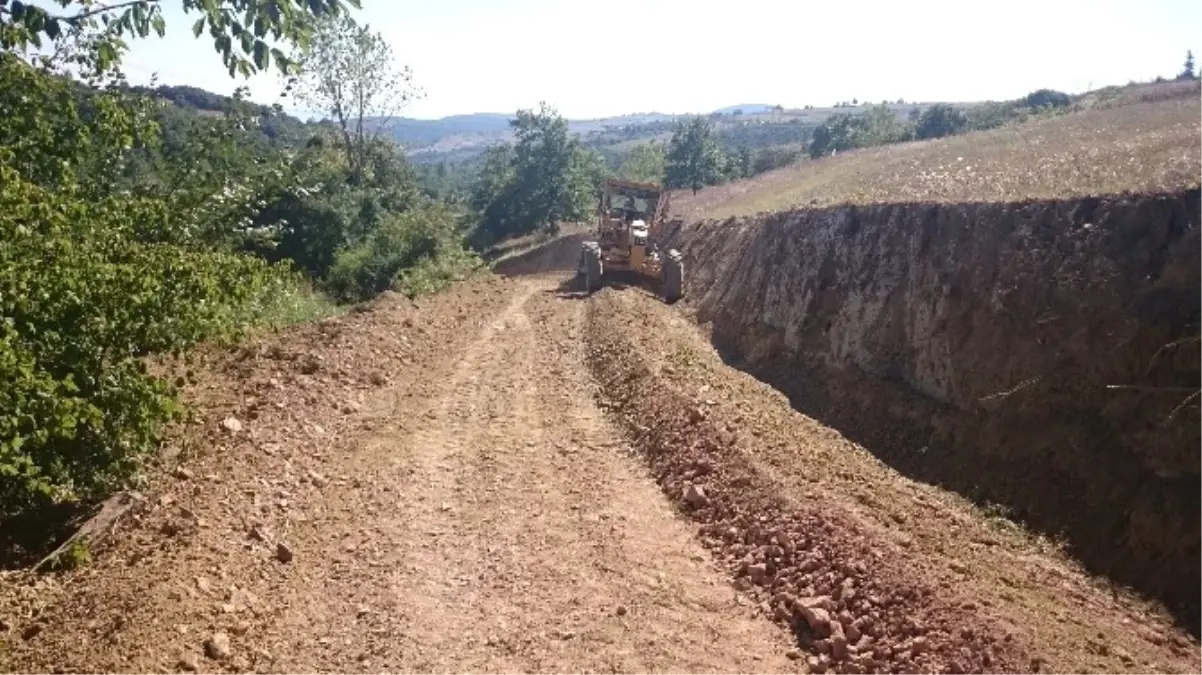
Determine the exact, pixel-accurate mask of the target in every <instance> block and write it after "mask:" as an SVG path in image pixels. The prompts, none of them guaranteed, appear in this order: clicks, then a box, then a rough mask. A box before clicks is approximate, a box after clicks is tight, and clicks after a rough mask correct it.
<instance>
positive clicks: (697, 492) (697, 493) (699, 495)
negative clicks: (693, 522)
mask: <svg viewBox="0 0 1202 675" xmlns="http://www.w3.org/2000/svg"><path fill="white" fill-rule="evenodd" d="M684 500H685V502H687V503H688V504H689V506H692V507H694V508H701V507H702V506H705V505H706V504H708V503H709V499H707V498H706V496H705V488H703V487H701V486H700V485H694V484H693V483H689V484H688V486H686V487H685V489H684Z"/></svg>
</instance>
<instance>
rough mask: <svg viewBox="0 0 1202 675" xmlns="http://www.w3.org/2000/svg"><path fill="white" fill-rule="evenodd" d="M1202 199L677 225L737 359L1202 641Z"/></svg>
mask: <svg viewBox="0 0 1202 675" xmlns="http://www.w3.org/2000/svg"><path fill="white" fill-rule="evenodd" d="M1198 214H1199V193H1198V191H1197V190H1191V191H1187V192H1182V193H1177V194H1169V195H1156V196H1129V197H1114V198H1104V199H1084V200H1074V201H1067V202H1063V201H1040V202H1028V203H1014V204H961V205H951V204H946V205H928V204H898V205H880V206H869V207H842V208H832V209H822V210H812V211H798V212H790V213H781V214H773V215H768V216H761V217H756V218H739V219H730V220H726V221H721V222H702V223H698V224H690V225H685V226H680V225H679V224H677V225H676V226H675V232H674V233H673V238H672V239H673V244H674V245H675V246H676V247H677V248H679V249H681V250H682V251H683V252H684V254H685V257H686V264H687V265H688V267H687V269H688V270H689V275H688V289H687V290H688V297H689V302H690V303H691V304H693V305H695V307H696V311H697V319H698V320H699V321H700V322H702V323H708V324H710V325H711V327H712V338H713V341H714V344H715V345H716V346H717V347H718V348H719V349H720V350H721V351H722V353H723V354H724V358H726V359H727V360H728V361H729V362H731V363H732V364H734V365H737V366H738V367H740V368H742V369H745V370H747V371H749V372H751V373H753V374H755V375H756V376H757V377H759V378H760V379H762V380H764V381H766V382H768V383H770V384H772V385H773V386H775V387H776V388H778V389H779V390H781V391H782V392H784V393H786V394H787V395H788V396H789V397H790V399H791V401H792V403H793V405H794V406H795V407H796V408H797V409H799V410H801V411H803V412H805V413H807V414H808V415H810V416H812V417H815V418H817V419H819V420H821V421H823V422H826V423H828V424H830V425H832V426H834V427H836V428H837V429H839V430H840V431H841V432H843V433H844V434H846V435H847V436H849V437H850V438H852V439H854V440H856V441H857V442H859V443H862V444H863V445H864V446H865V447H867V448H868V449H869V450H870V451H872V452H873V454H875V455H877V456H878V457H879V458H881V459H882V460H884V461H886V462H887V463H889V464H890V465H892V466H893V467H894V468H896V469H897V470H899V471H900V472H902V473H904V474H906V475H909V476H911V477H914V478H917V479H919V480H922V481H926V482H932V483H937V484H941V485H943V486H945V487H948V488H950V489H953V490H955V491H957V492H960V493H962V494H964V495H966V496H969V497H971V498H972V499H974V500H975V501H977V502H978V503H979V504H982V505H987V507H988V509H989V510H991V511H993V512H999V511H1000V512H1002V513H1006V514H1008V515H1010V516H1013V517H1015V518H1018V519H1021V520H1023V521H1025V522H1027V523H1028V524H1030V525H1032V526H1034V527H1035V528H1037V529H1038V530H1041V531H1044V532H1046V533H1050V534H1051V535H1052V536H1053V537H1063V538H1064V539H1065V540H1066V543H1067V544H1068V545H1069V546H1070V548H1071V550H1072V551H1073V553H1074V555H1076V556H1077V557H1079V558H1080V559H1081V560H1082V561H1083V562H1084V563H1085V564H1086V565H1088V566H1089V567H1090V568H1092V569H1093V570H1095V571H1097V572H1100V573H1103V574H1105V575H1107V576H1110V577H1111V578H1114V579H1116V580H1119V581H1121V582H1123V583H1126V584H1129V585H1131V586H1133V587H1135V588H1137V589H1139V590H1140V591H1143V592H1146V593H1149V594H1151V595H1154V596H1158V597H1160V598H1161V599H1163V600H1164V601H1165V602H1166V603H1167V604H1168V605H1169V606H1170V607H1171V608H1172V609H1173V610H1174V611H1175V612H1176V613H1177V614H1178V616H1179V617H1180V618H1182V619H1184V620H1185V621H1186V622H1187V623H1188V624H1189V625H1190V626H1191V627H1192V630H1193V631H1195V632H1197V624H1198V598H1199V591H1200V589H1199V577H1200V570H1199V527H1200V524H1199V494H1198V489H1197V487H1198V481H1199V455H1198V447H1199V441H1200V439H1199V413H1198V398H1197V392H1198V389H1199V342H1198V336H1199V304H1200V296H1199V276H1200V274H1199V258H1198V250H1199V222H1198V221H1199V216H1198Z"/></svg>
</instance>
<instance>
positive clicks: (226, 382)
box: [0, 276, 1199, 672]
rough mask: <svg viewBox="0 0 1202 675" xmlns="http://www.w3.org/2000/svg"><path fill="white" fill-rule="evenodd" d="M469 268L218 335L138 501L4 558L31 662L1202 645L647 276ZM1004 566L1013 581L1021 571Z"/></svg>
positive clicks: (944, 660) (1164, 656)
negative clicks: (875, 452)
mask: <svg viewBox="0 0 1202 675" xmlns="http://www.w3.org/2000/svg"><path fill="white" fill-rule="evenodd" d="M561 281H562V279H561V278H560V277H557V276H540V277H526V278H515V279H509V280H500V279H492V280H484V281H473V282H468V283H464V284H461V285H460V286H457V287H456V288H454V289H451V290H449V291H447V292H444V293H442V294H439V295H436V296H434V297H432V298H428V299H424V300H422V301H420V302H418V303H412V302H410V301H408V300H405V299H403V298H400V297H396V296H388V297H385V298H381V299H379V300H377V301H376V302H374V303H372V304H371V305H369V306H368V307H366V308H364V309H363V311H359V312H354V313H351V314H348V315H346V316H344V317H340V318H337V319H332V320H328V321H325V322H322V323H319V324H314V325H310V326H302V327H298V328H295V329H292V330H289V331H285V332H282V333H280V334H278V335H270V336H263V337H261V338H258V339H256V340H255V341H252V342H251V343H249V344H248V345H245V346H243V347H240V348H237V349H234V350H229V351H213V352H210V353H208V354H207V355H206V356H205V357H204V359H203V361H202V363H201V364H200V365H199V366H193V367H194V368H196V369H197V370H198V372H199V373H200V378H199V382H198V383H197V384H195V385H191V386H189V388H188V389H187V390H186V391H185V398H186V400H187V401H189V402H190V403H191V405H192V407H193V410H194V412H195V420H194V422H193V423H191V424H189V425H186V426H183V427H181V428H179V429H177V430H175V432H174V433H173V435H172V438H171V441H170V442H169V443H168V445H167V447H166V448H165V458H166V459H165V462H164V466H163V467H162V468H161V469H158V470H156V471H155V472H154V473H153V474H152V475H151V476H150V478H149V482H148V488H147V489H146V490H145V491H144V493H143V497H144V498H143V501H142V502H141V507H140V508H138V509H137V510H136V511H135V512H134V513H133V515H132V516H131V517H129V518H127V519H126V520H125V521H123V524H121V525H120V526H119V527H118V529H117V530H116V532H115V533H114V534H113V535H112V536H111V537H110V538H109V539H108V540H106V542H105V543H104V544H103V545H102V546H99V547H97V548H96V550H94V551H93V552H92V553H93V561H92V563H91V564H89V565H87V566H84V567H82V568H79V569H76V570H74V571H70V572H60V573H54V574H47V575H41V576H38V575H33V574H31V573H28V572H21V573H9V574H8V575H7V576H6V577H4V578H3V586H2V588H0V631H3V634H2V640H3V648H2V649H0V667H3V669H4V670H6V671H20V672H30V671H39V672H43V671H57V672H76V671H80V672H83V671H86V672H98V671H100V672H104V671H158V672H162V671H167V672H174V671H190V670H201V671H217V672H310V671H340V672H382V671H445V672H451V671H453V672H483V671H539V672H544V671H547V672H550V671H554V672H565V671H566V672H576V671H582V672H583V671H588V672H600V671H605V672H626V671H656V672H663V671H674V672H681V671H689V672H692V671H707V672H719V671H720V672H753V671H754V672H805V671H807V670H824V669H829V670H833V671H838V672H866V671H879V672H887V671H904V670H915V671H926V670H931V671H933V670H957V669H960V670H977V671H981V670H984V671H1024V670H1028V669H1035V668H1039V669H1046V670H1057V671H1077V672H1080V671H1103V672H1106V671H1110V672H1113V671H1132V672H1146V671H1149V670H1153V671H1163V672H1190V671H1196V670H1197V665H1198V658H1199V650H1198V647H1197V645H1196V644H1194V643H1193V642H1192V641H1190V640H1189V639H1188V638H1187V637H1185V636H1184V635H1182V634H1180V633H1179V632H1177V631H1175V630H1174V629H1173V628H1171V627H1170V626H1169V625H1168V624H1167V623H1166V622H1165V621H1164V620H1163V617H1162V616H1161V615H1160V614H1158V613H1157V612H1156V611H1154V609H1153V608H1151V607H1149V606H1147V605H1145V604H1144V603H1141V602H1140V601H1138V600H1136V599H1133V598H1129V597H1127V596H1126V595H1124V594H1122V593H1120V592H1117V591H1114V590H1112V589H1111V588H1110V587H1109V586H1107V585H1106V584H1104V583H1102V582H1098V581H1095V580H1092V579H1089V578H1087V577H1085V576H1084V575H1082V574H1081V573H1080V572H1079V571H1077V570H1076V568H1075V567H1074V566H1072V565H1071V563H1069V562H1068V561H1066V560H1064V559H1063V558H1062V557H1061V556H1060V555H1059V554H1058V553H1056V552H1055V551H1053V550H1047V549H1041V548H1039V547H1038V546H1035V545H1033V544H1032V543H1031V542H1030V541H1029V540H1028V539H1026V538H1024V535H1022V533H1021V532H1018V533H1015V532H1011V531H1009V530H1007V531H1005V532H1000V533H999V532H998V531H997V530H996V528H995V527H994V526H993V525H991V524H990V523H989V522H987V519H986V518H985V517H984V516H983V515H982V514H980V513H977V512H974V511H972V510H971V509H970V508H969V507H968V506H966V505H964V504H963V503H961V502H959V501H957V500H956V499H953V498H952V497H950V496H948V495H946V494H944V493H941V492H939V491H937V490H935V489H933V488H929V487H927V486H922V485H919V484H915V483H913V482H910V481H907V480H905V479H903V478H901V477H899V476H897V475H896V474H894V473H892V472H891V471H890V470H889V469H888V468H886V467H884V466H883V465H881V464H880V463H879V462H875V461H874V460H873V459H872V458H871V457H870V456H869V455H867V453H865V452H864V451H863V450H862V449H858V448H856V447H855V446H854V445H852V444H850V443H849V442H847V441H845V440H843V439H842V438H841V437H839V435H838V434H837V433H836V432H834V431H832V430H830V429H827V428H825V427H822V426H821V425H819V424H817V423H815V422H813V421H812V420H809V419H808V418H805V417H803V416H801V415H798V414H796V413H794V412H792V411H791V410H790V409H789V408H788V405H787V403H786V402H785V401H784V400H783V397H781V396H779V395H778V394H775V393H774V392H772V391H771V390H770V389H768V388H767V387H765V386H763V385H761V384H760V383H758V382H756V381H754V380H752V379H751V378H749V377H748V376H746V375H744V374H742V373H739V372H737V371H734V370H732V369H729V368H727V367H725V366H724V365H722V364H721V362H720V361H719V360H718V359H717V356H716V355H715V354H713V352H712V349H709V347H708V341H707V340H706V338H705V336H704V335H703V334H702V333H701V331H700V330H698V329H697V328H696V327H695V326H694V325H693V324H692V323H690V322H689V321H688V320H687V319H686V317H685V316H684V315H683V313H682V312H683V309H682V308H680V307H668V306H665V305H663V304H662V303H659V302H658V301H657V300H656V299H654V298H652V297H648V296H647V295H646V294H645V293H642V292H640V291H638V290H636V289H627V290H622V291H616V290H612V289H607V290H604V291H602V292H601V293H599V294H597V295H595V296H594V297H592V298H587V299H585V298H579V297H577V296H574V295H573V294H571V293H566V292H562V291H560V290H558V285H559V284H560V282H561ZM999 580H1000V583H999Z"/></svg>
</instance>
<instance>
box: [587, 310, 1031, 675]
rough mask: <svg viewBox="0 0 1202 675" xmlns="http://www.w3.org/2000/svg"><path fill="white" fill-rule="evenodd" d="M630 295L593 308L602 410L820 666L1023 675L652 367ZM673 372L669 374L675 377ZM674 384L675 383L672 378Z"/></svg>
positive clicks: (952, 606)
mask: <svg viewBox="0 0 1202 675" xmlns="http://www.w3.org/2000/svg"><path fill="white" fill-rule="evenodd" d="M628 300H629V295H625V296H623V295H619V294H618V293H617V292H615V291H613V290H610V289H605V290H602V291H601V293H600V294H599V295H598V296H597V297H596V298H595V300H594V302H592V303H590V304H589V308H588V310H589V319H590V322H589V325H590V329H589V330H588V331H587V333H586V336H587V337H586V343H587V348H588V352H587V354H588V362H589V365H590V367H591V369H592V370H593V372H594V374H595V375H596V377H597V378H598V381H599V383H600V385H601V390H602V392H603V399H602V400H603V401H604V402H605V404H606V405H607V407H609V408H610V410H611V413H612V414H614V416H615V417H616V418H617V419H618V420H620V421H621V423H622V424H623V426H624V427H625V428H626V430H627V432H628V433H629V434H630V436H631V438H632V439H633V441H634V445H635V448H636V449H637V450H639V451H640V452H641V454H642V455H643V456H644V458H645V459H646V460H647V463H648V464H649V467H650V469H651V473H652V475H653V476H654V478H655V479H656V481H657V482H658V483H659V484H660V486H661V487H662V488H663V490H664V491H665V493H666V494H667V495H668V496H669V498H670V499H672V500H673V502H674V503H676V504H677V505H678V507H679V508H680V510H681V512H682V513H683V514H684V515H686V516H687V517H688V518H690V519H691V520H693V521H694V522H696V523H698V524H699V525H700V526H701V527H700V529H699V538H700V540H701V542H702V543H703V544H704V545H705V546H706V547H707V548H709V549H710V551H711V552H712V553H713V554H714V556H715V559H716V560H717V561H718V562H719V564H720V565H721V566H723V567H725V568H726V570H727V572H728V573H730V574H731V575H732V576H734V577H735V579H736V584H735V585H736V587H737V588H739V589H740V590H742V591H744V592H746V593H748V594H749V595H750V596H751V597H752V598H754V599H755V600H756V601H757V602H758V603H759V604H760V606H761V607H762V608H763V609H764V612H765V614H766V615H768V616H771V617H773V618H774V619H775V620H776V621H777V622H778V623H780V624H782V625H783V626H785V627H786V628H788V629H789V630H790V631H791V632H793V633H794V634H795V635H796V636H797V638H798V641H799V643H800V644H801V645H802V646H803V647H805V648H806V649H807V651H810V652H811V653H812V656H810V657H809V659H808V664H807V665H808V666H809V668H810V669H811V670H815V671H818V672H824V671H827V670H830V671H832V672H839V673H875V672H885V673H888V672H1024V671H1025V670H1027V669H1028V668H1030V667H1031V665H1030V664H1031V661H1030V660H1029V657H1027V656H1026V655H1025V654H1024V650H1023V648H1022V647H1020V646H1019V645H1018V644H1017V642H1016V641H1015V640H1014V636H1013V635H1012V634H1011V633H1010V632H1009V631H1007V630H1005V629H1004V628H1003V627H1002V626H1001V625H999V624H998V623H996V622H994V621H992V620H990V619H989V618H987V617H985V616H983V615H978V614H977V612H976V607H975V605H974V604H972V603H971V602H969V599H968V598H959V599H957V598H956V594H955V593H952V592H948V591H947V590H946V589H936V588H935V587H934V586H933V585H932V584H930V583H928V582H927V581H926V580H925V579H924V578H923V577H922V576H921V575H920V574H919V573H917V570H915V569H913V566H912V565H911V564H910V563H909V561H907V560H906V556H905V555H904V553H903V552H902V551H901V550H900V549H898V548H897V547H895V546H891V545H889V544H887V543H886V542H885V541H884V540H882V539H881V538H880V537H879V536H875V535H874V534H873V533H871V532H869V531H868V530H867V529H866V528H865V527H864V526H863V525H862V524H861V523H860V522H859V521H858V520H857V519H855V518H854V517H852V516H851V515H850V514H849V513H848V512H847V511H846V510H845V509H844V508H842V507H840V506H838V505H831V504H827V503H825V502H815V501H814V500H808V499H807V500H794V499H791V498H789V497H787V496H786V494H787V493H788V490H787V488H784V487H782V486H781V485H778V484H777V483H776V482H775V481H774V480H773V479H772V478H771V477H770V476H768V475H767V474H765V473H764V472H763V471H762V470H761V469H760V468H758V467H757V466H756V464H755V463H754V462H752V461H751V460H750V458H749V456H748V455H747V454H745V453H744V452H742V451H741V450H740V449H739V448H738V447H737V443H736V442H735V439H734V438H732V433H733V432H732V431H731V429H733V428H734V427H733V426H731V427H727V426H726V425H723V424H721V423H719V422H717V421H715V420H711V419H709V418H710V416H711V415H710V413H709V412H708V411H707V409H706V406H705V404H704V403H703V402H700V401H696V400H694V397H692V396H690V395H689V394H688V393H687V392H686V391H685V390H683V389H682V388H680V387H679V386H678V385H677V384H676V383H675V382H674V381H673V379H672V378H670V377H666V376H665V373H663V372H662V371H661V368H662V366H660V367H657V366H656V364H654V363H653V362H652V361H651V360H650V359H649V358H644V357H643V356H641V354H643V353H644V352H647V351H648V350H647V349H646V345H642V344H640V342H639V341H638V340H637V339H635V338H634V336H635V335H638V334H640V333H642V334H645V333H646V332H647V331H638V330H626V329H628V328H633V327H639V328H641V327H642V326H640V325H639V323H638V319H637V316H638V315H637V313H636V311H635V310H633V308H632V307H631V305H630V304H629V302H628ZM669 370H670V369H669ZM668 374H670V373H668Z"/></svg>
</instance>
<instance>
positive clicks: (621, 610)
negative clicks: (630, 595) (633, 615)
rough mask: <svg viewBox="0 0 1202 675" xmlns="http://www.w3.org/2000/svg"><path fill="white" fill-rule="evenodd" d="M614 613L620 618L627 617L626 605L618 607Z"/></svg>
mask: <svg viewBox="0 0 1202 675" xmlns="http://www.w3.org/2000/svg"><path fill="white" fill-rule="evenodd" d="M614 613H615V614H617V615H618V616H626V605H618V607H617V609H615V610H614Z"/></svg>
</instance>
